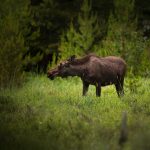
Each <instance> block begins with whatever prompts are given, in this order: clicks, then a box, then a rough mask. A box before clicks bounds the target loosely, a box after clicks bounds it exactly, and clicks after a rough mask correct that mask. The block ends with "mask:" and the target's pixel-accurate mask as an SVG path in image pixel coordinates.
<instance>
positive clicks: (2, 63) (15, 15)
mask: <svg viewBox="0 0 150 150" xmlns="http://www.w3.org/2000/svg"><path fill="white" fill-rule="evenodd" d="M17 2H18V3H17ZM1 4H2V5H1V7H0V14H1V20H0V85H1V86H3V87H4V86H8V85H10V84H14V83H17V82H19V81H20V79H21V77H22V63H23V62H22V56H23V54H24V52H25V51H26V48H25V45H24V38H23V34H22V31H21V25H20V24H21V19H22V18H23V16H24V15H25V10H26V7H27V5H28V2H27V1H24V3H23V4H22V3H19V0H15V2H14V1H13V2H12V1H11V0H6V1H3V2H1ZM24 4H26V5H24Z"/></svg>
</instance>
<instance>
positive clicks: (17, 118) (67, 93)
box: [0, 75, 150, 150]
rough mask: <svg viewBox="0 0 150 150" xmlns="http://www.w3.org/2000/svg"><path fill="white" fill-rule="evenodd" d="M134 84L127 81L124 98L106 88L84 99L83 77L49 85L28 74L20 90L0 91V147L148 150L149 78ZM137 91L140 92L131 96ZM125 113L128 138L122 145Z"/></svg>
mask: <svg viewBox="0 0 150 150" xmlns="http://www.w3.org/2000/svg"><path fill="white" fill-rule="evenodd" d="M131 82H132V81H131V80H130V79H129V78H127V79H126V80H125V93H126V94H125V96H124V97H123V98H121V99H119V98H118V97H117V94H116V91H115V88H114V86H107V87H103V88H102V96H101V97H100V98H97V97H96V96H95V87H94V86H90V88H89V92H88V96H86V97H82V83H81V81H80V79H78V78H68V79H64V80H63V79H60V78H57V79H55V80H54V81H51V80H49V79H48V78H46V77H45V76H44V75H37V76H36V75H32V76H29V77H28V79H27V82H25V83H24V85H23V86H22V87H21V88H19V89H17V88H14V89H13V88H12V89H2V90H1V91H0V149H4V150H5V149H9V150H10V149H15V150H16V149H19V150H20V149H24V150H26V149H29V150H30V149H36V150H38V149H39V150H41V149H43V150H48V149H50V150H51V149H56V150H57V149H58V150H67V149H69V150H79V149H82V150H84V149H86V150H99V149H101V150H117V149H121V148H122V149H125V150H134V149H137V150H138V149H139V150H148V149H150V143H149V141H150V126H149V125H150V91H149V87H150V79H145V78H139V79H138V84H137V85H138V86H133V85H132V84H130V83H131ZM135 84H136V83H135ZM131 86H132V87H131ZM133 88H135V89H136V90H135V91H136V93H131V92H130V89H133ZM124 111H126V112H127V129H128V140H127V142H126V143H125V144H124V147H120V146H119V145H118V140H119V137H120V126H121V120H122V113H123V112H124Z"/></svg>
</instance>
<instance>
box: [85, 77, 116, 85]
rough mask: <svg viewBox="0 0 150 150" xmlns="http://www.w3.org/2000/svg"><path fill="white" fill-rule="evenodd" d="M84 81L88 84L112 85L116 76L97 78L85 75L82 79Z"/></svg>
mask: <svg viewBox="0 0 150 150" xmlns="http://www.w3.org/2000/svg"><path fill="white" fill-rule="evenodd" d="M83 80H84V81H86V82H88V83H89V84H92V85H96V84H97V83H100V84H101V86H107V85H112V84H115V83H116V80H117V78H115V77H114V78H112V77H111V78H106V77H104V78H97V77H86V78H84V79H83Z"/></svg>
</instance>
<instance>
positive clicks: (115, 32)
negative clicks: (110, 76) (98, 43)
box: [103, 0, 146, 75]
mask: <svg viewBox="0 0 150 150" xmlns="http://www.w3.org/2000/svg"><path fill="white" fill-rule="evenodd" d="M114 5H115V11H114V13H113V14H111V15H110V17H109V21H108V33H107V37H106V39H105V40H103V49H104V50H107V54H109V55H118V56H121V57H123V58H124V59H125V60H126V61H127V64H128V69H129V70H130V69H131V68H132V70H133V74H134V75H136V74H141V72H142V67H143V65H142V61H143V60H144V57H143V55H144V53H145V50H146V41H145V40H144V38H143V35H142V33H141V32H139V31H137V16H136V15H135V13H134V5H135V2H134V0H127V1H123V0H121V1H120V0H115V1H114Z"/></svg>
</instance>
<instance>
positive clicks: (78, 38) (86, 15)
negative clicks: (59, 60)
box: [60, 0, 100, 57]
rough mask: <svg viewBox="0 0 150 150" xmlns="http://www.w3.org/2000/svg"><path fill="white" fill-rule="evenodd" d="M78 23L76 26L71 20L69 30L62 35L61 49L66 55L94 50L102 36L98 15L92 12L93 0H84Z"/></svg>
mask: <svg viewBox="0 0 150 150" xmlns="http://www.w3.org/2000/svg"><path fill="white" fill-rule="evenodd" d="M76 24H77V26H76V27H75V25H73V22H71V24H70V28H69V30H68V31H67V32H65V33H63V35H62V36H61V43H60V50H61V51H62V55H63V56H64V57H68V56H69V55H71V54H76V55H82V54H83V53H89V52H92V51H93V47H94V45H95V44H96V41H97V39H99V38H100V27H99V23H98V17H97V15H96V14H94V13H93V12H92V5H91V1H89V0H83V4H82V6H81V11H80V13H79V15H78V19H77V23H76Z"/></svg>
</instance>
